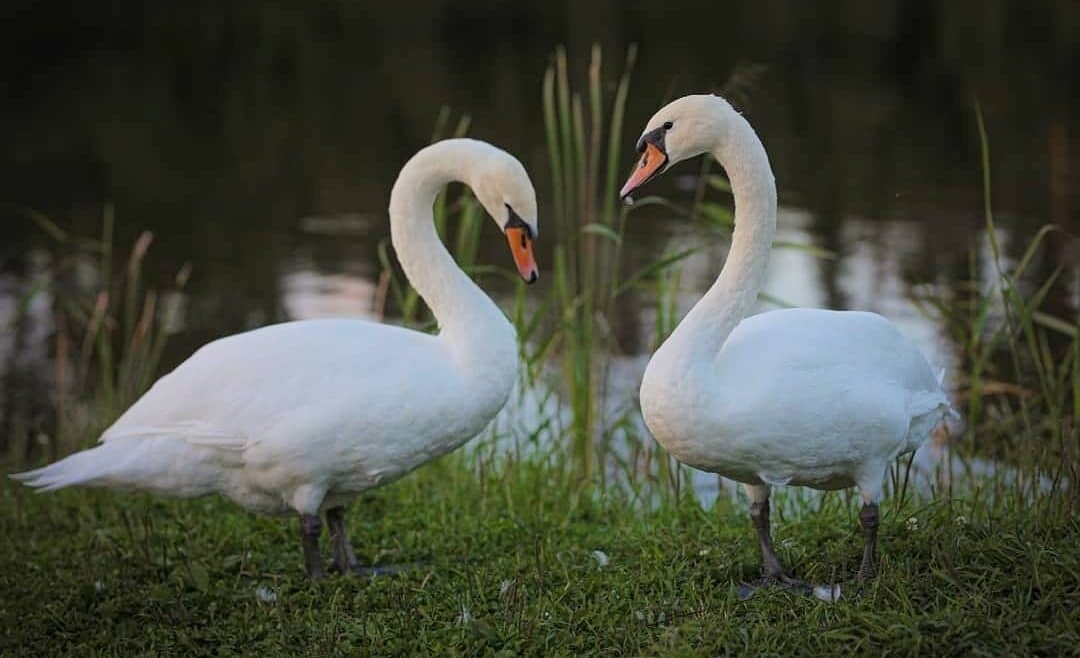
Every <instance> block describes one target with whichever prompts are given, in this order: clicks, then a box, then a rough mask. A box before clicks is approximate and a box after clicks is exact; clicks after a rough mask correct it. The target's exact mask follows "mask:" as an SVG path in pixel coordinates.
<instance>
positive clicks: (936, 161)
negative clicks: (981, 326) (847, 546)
mask: <svg viewBox="0 0 1080 658" xmlns="http://www.w3.org/2000/svg"><path fill="white" fill-rule="evenodd" d="M1078 6H1080V5H1078V3H1077V2H1075V0H1034V1H1031V2H1023V1H1016V2H1005V1H1000V0H998V1H995V0H987V1H975V0H956V1H953V2H929V1H924V0H911V1H904V2H874V3H868V2H864V1H862V0H844V1H836V2H823V3H809V2H803V1H802V0H753V1H742V2H724V3H721V2H673V1H669V0H664V1H657V0H652V1H648V2H622V1H615V0H607V1H600V2H570V1H564V2H558V1H551V0H549V1H546V2H501V1H497V0H486V1H477V0H455V1H453V2H450V1H431V2H338V1H329V2H327V1H323V2H307V3H300V2H297V3H254V2H236V3H219V2H198V1H196V2H136V1H134V0H114V1H112V2H54V3H43V2H29V1H25V0H9V1H8V2H6V3H4V4H3V8H0V49H2V50H0V72H2V77H0V85H2V87H0V88H2V90H3V92H2V93H3V102H2V103H0V130H2V134H3V148H2V149H0V204H2V205H0V222H2V233H0V236H2V239H0V270H2V271H3V272H4V273H6V274H8V275H10V276H13V277H16V278H18V277H20V276H24V275H25V274H26V272H27V269H28V268H29V267H30V265H28V263H27V258H28V254H30V253H32V251H33V249H34V248H36V247H37V246H40V245H42V244H44V243H46V242H47V241H48V237H47V236H45V235H44V234H43V233H42V232H41V231H40V230H39V229H38V228H37V227H36V226H35V225H34V224H33V223H31V222H29V221H26V219H25V218H24V216H23V215H21V214H20V213H19V212H18V211H17V209H18V208H20V207H25V206H28V207H33V208H36V209H37V210H40V211H41V212H43V213H45V214H47V215H48V216H49V217H51V218H52V219H53V220H54V221H56V222H57V224H59V225H60V226H62V227H64V228H67V229H70V230H72V231H74V232H75V233H77V234H79V235H84V236H89V237H93V236H97V235H99V233H100V230H101V229H100V226H101V214H102V207H103V204H104V203H105V202H107V201H108V202H111V203H112V204H114V206H115V212H116V218H117V243H118V244H120V245H129V244H130V243H131V241H132V240H133V239H134V237H135V236H136V235H137V234H138V232H139V231H141V230H143V229H150V230H152V231H153V232H154V234H155V243H154V246H153V247H152V256H151V257H150V258H149V259H148V261H147V265H148V267H149V268H150V271H149V276H150V278H151V280H152V281H154V280H156V281H159V282H165V281H168V280H169V278H170V277H172V276H173V275H174V273H175V272H176V271H177V270H178V269H179V268H180V266H181V265H182V264H183V263H184V262H188V261H190V262H191V263H192V264H193V266H194V269H193V272H194V274H193V278H192V280H191V283H190V285H189V288H188V292H189V295H190V297H189V299H188V302H187V313H186V314H185V322H184V330H183V331H182V332H181V335H180V336H178V337H177V341H178V342H176V345H177V347H175V348H174V349H176V350H177V353H178V354H181V355H182V354H185V353H189V352H190V350H191V349H192V348H193V347H194V346H195V345H197V344H199V343H201V342H204V341H205V340H207V339H209V338H211V337H213V336H216V335H221V334H224V333H229V332H232V331H236V330H239V329H242V328H245V327H248V326H251V325H254V324H260V323H263V322H266V321H270V320H272V319H282V318H285V317H295V316H303V315H306V313H304V312H303V311H297V310H295V308H291V307H290V306H289V303H288V302H287V300H285V297H286V296H287V294H286V293H287V290H286V288H288V287H289V286H303V285H307V284H305V283H304V282H303V281H304V280H303V279H302V278H301V279H291V280H287V279H286V278H284V275H285V274H287V273H293V274H296V273H297V272H300V273H303V274H305V276H307V275H310V277H315V281H314V283H312V284H311V285H312V286H314V289H315V290H316V292H317V293H318V292H319V290H322V292H325V289H326V288H327V287H328V286H329V287H330V288H333V287H334V286H335V285H339V284H340V283H341V281H340V280H336V279H328V278H326V277H334V276H338V275H342V274H344V275H348V276H351V277H354V278H355V279H357V280H360V281H367V280H372V279H373V278H374V277H375V276H376V274H377V270H378V263H377V260H376V257H375V254H376V245H377V243H378V240H379V239H381V238H382V237H383V236H385V234H386V232H387V227H386V218H385V206H386V203H387V198H388V192H389V187H390V185H391V183H392V182H393V179H394V177H395V175H396V173H397V170H398V168H399V166H400V165H401V164H402V163H403V162H404V160H405V159H406V158H407V157H408V156H409V155H410V154H411V153H412V152H414V151H415V150H416V149H417V148H419V147H421V146H422V145H424V144H425V143H427V141H428V140H429V139H430V135H431V130H432V125H433V123H434V121H435V117H436V115H437V114H438V111H439V108H440V107H441V106H442V105H444V104H445V105H448V106H450V107H451V108H453V110H454V111H455V112H458V113H468V114H470V115H471V116H472V119H473V123H472V125H473V129H472V131H471V134H472V135H473V136H475V137H479V138H482V139H486V140H489V141H492V142H494V143H496V144H498V145H500V146H503V147H504V148H506V149H508V150H510V151H511V152H513V153H514V154H516V155H517V156H518V157H519V158H521V159H522V161H523V162H524V163H525V164H526V166H527V167H528V168H529V170H530V172H531V174H532V176H533V178H534V181H535V182H536V184H537V186H538V189H539V190H540V194H541V221H543V211H544V204H545V199H544V196H545V191H546V189H547V188H548V176H547V171H548V170H547V165H546V162H545V154H544V141H543V131H542V117H541V105H540V84H541V79H542V76H543V72H544V70H545V67H546V66H547V64H548V62H549V61H550V57H551V52H552V50H553V48H554V47H555V46H556V45H558V44H565V45H566V46H567V48H568V50H569V53H570V58H571V62H572V63H573V64H574V66H575V67H576V69H577V70H578V72H579V73H581V72H582V70H583V68H584V66H585V64H586V62H587V56H588V51H589V48H590V47H591V45H592V44H593V43H599V44H601V45H602V46H603V52H604V57H605V64H606V66H607V72H608V77H609V80H610V81H612V82H613V81H614V80H615V78H616V76H617V73H618V69H619V68H620V67H621V64H622V59H623V56H624V53H625V50H626V47H627V46H628V45H629V44H631V43H636V44H638V45H639V46H640V52H639V58H638V65H637V67H636V69H635V72H634V80H633V85H632V95H631V101H630V112H629V116H628V118H627V126H628V134H627V143H628V147H629V144H631V143H632V141H633V138H634V136H635V135H636V131H637V130H638V129H639V127H640V126H641V125H642V124H643V122H644V121H645V120H646V119H647V118H648V117H649V116H650V115H651V113H652V112H653V111H654V110H655V109H656V108H657V107H658V106H659V105H660V104H661V103H663V102H664V101H666V100H668V99H670V98H673V97H675V96H678V95H682V94H684V93H690V92H697V91H706V90H710V89H714V88H717V87H719V86H720V85H721V84H722V83H723V82H724V81H725V80H727V78H728V76H729V75H730V74H731V73H732V71H734V70H736V68H737V67H739V66H740V65H741V64H747V63H754V64H762V65H764V66H765V67H766V68H765V70H764V73H763V74H762V75H761V76H760V77H759V78H758V80H757V81H756V83H754V84H753V85H752V86H751V87H750V88H749V90H748V92H747V94H746V98H745V100H744V103H743V107H744V108H745V110H746V112H747V114H748V116H749V117H750V118H751V120H752V122H753V123H754V125H755V126H756V128H757V130H758V131H759V133H760V134H761V135H762V137H763V139H764V141H765V143H766V146H767V148H768V149H769V152H770V155H771V157H772V161H773V164H774V167H775V169H776V173H777V179H778V182H779V185H780V194H781V204H782V205H786V206H789V207H796V208H800V209H804V210H805V211H806V212H808V213H809V216H810V217H811V226H810V227H809V230H810V234H811V236H812V238H813V239H814V240H815V241H816V242H818V243H820V244H822V245H823V246H826V247H828V248H830V249H834V250H836V251H838V252H839V253H841V255H843V253H844V252H845V249H846V248H847V246H846V243H845V239H844V237H843V236H844V230H845V226H847V224H848V223H849V222H850V221H851V219H852V218H859V219H860V220H866V221H871V222H877V221H880V222H888V221H901V222H908V223H912V225H917V226H920V227H922V232H921V233H920V236H921V237H920V241H919V245H918V247H917V248H916V249H914V251H913V255H912V257H911V258H910V259H909V261H908V262H906V263H904V264H903V267H902V268H901V269H902V270H903V271H901V272H898V273H892V274H891V275H895V276H902V277H905V278H908V279H911V278H914V279H918V278H919V277H920V276H930V273H933V272H936V271H940V270H941V269H942V268H946V269H947V268H953V269H960V270H962V269H964V268H965V267H966V265H965V257H966V256H965V255H966V253H967V252H968V251H969V250H970V248H971V244H972V236H973V235H974V233H975V232H976V231H977V230H978V229H979V227H980V226H981V225H982V219H981V212H982V210H981V208H982V206H981V204H982V198H981V189H980V180H981V178H980V176H981V174H980V171H979V155H978V139H977V133H976V130H975V120H974V112H973V100H974V99H976V98H977V99H978V100H979V101H980V103H981V105H982V108H983V111H984V113H985V116H986V122H987V129H988V131H989V135H990V144H991V149H992V171H993V175H994V181H995V183H994V193H995V197H994V203H995V207H996V209H997V210H998V212H999V215H1000V216H1001V220H1000V225H1001V226H1002V227H1003V230H1007V231H1013V232H1016V233H1017V235H1018V236H1019V237H1018V238H1017V239H1016V240H1014V241H1013V242H1014V243H1015V244H1017V245H1019V247H1016V248H1021V249H1022V246H1023V243H1024V240H1023V239H1021V237H1022V236H1024V235H1030V234H1032V233H1033V232H1034V230H1035V229H1036V228H1037V227H1038V226H1040V225H1041V224H1043V223H1045V222H1047V221H1056V222H1058V223H1060V224H1062V225H1063V226H1066V227H1068V226H1069V225H1070V224H1072V221H1071V217H1072V214H1073V213H1074V212H1075V209H1076V208H1077V207H1078V205H1077V192H1076V190H1077V184H1076V183H1077V180H1078V171H1080V167H1078V166H1077V164H1078V163H1077V154H1078V153H1080V149H1078V145H1077V140H1078V132H1080V131H1078V127H1077V124H1076V120H1075V119H1076V117H1077V110H1078V102H1077V101H1078V98H1077V96H1078V90H1077V80H1078V77H1080V76H1078V72H1077V70H1076V68H1077V67H1076V64H1077V62H1078V57H1080V9H1078ZM629 166H630V161H629V156H628V162H627V167H629ZM691 170H692V169H691ZM691 170H688V171H691ZM676 183H677V179H675V178H674V177H672V179H671V180H667V181H665V184H666V185H667V187H662V186H659V185H658V188H659V189H660V191H664V192H668V193H670V194H673V195H677V194H679V193H680V192H679V191H678V190H677V189H676V188H675V185H676ZM341 216H349V217H357V218H359V220H358V221H359V225H360V226H361V227H362V228H361V229H360V230H356V231H353V232H352V233H350V234H349V235H347V236H345V237H341V236H334V237H330V238H328V237H327V236H325V235H323V236H320V235H319V234H318V230H308V229H310V227H312V226H316V225H317V222H316V223H312V222H310V221H308V222H306V223H305V218H308V219H310V218H313V217H314V218H320V217H321V218H326V217H330V218H333V217H341ZM656 226H660V224H657V225H655V226H649V227H643V228H642V227H639V228H637V229H635V230H640V231H645V232H648V231H654V230H661V229H659V228H656ZM305 227H307V228H305ZM1072 228H1075V225H1072ZM643 251H644V250H643ZM500 253H501V252H500ZM653 255H655V254H653ZM645 256H646V254H642V255H641V257H642V258H644V257H645ZM500 257H501V256H500ZM850 275H851V274H850V273H849V274H848V276H850ZM842 276H845V274H844V270H843V268H842V267H839V266H837V267H833V269H832V273H831V274H828V277H832V278H833V279H835V278H837V277H842ZM958 276H959V273H958ZM319 277H323V278H319ZM290 281H292V282H291V283H290ZM334 281H338V283H337V284H335V283H334ZM339 287H340V286H339ZM826 287H827V288H828V289H829V291H828V294H827V295H826V298H825V299H826V301H827V302H828V303H829V304H830V305H838V306H844V305H851V304H855V303H856V301H855V300H851V299H850V298H847V297H845V295H844V294H843V291H842V289H841V286H839V285H838V284H837V282H836V281H831V282H826ZM335 289H336V288H335ZM348 290H354V289H353V288H349V289H348ZM367 292H368V291H367V289H366V288H363V287H362V286H361V287H360V288H359V289H356V294H358V295H364V294H367ZM8 294H14V293H11V292H10V290H9V292H8ZM319 294H322V293H319ZM324 297H325V295H324ZM368 301H369V300H367V299H364V300H361V301H360V302H358V305H359V306H358V307H362V306H363V305H365V304H367V303H368ZM361 302H362V303H361ZM335 308H336V307H335ZM342 308H345V309H346V310H348V309H349V308H350V307H348V306H347V304H346V305H345V306H344V307H342Z"/></svg>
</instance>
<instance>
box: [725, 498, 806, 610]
mask: <svg viewBox="0 0 1080 658" xmlns="http://www.w3.org/2000/svg"><path fill="white" fill-rule="evenodd" d="M743 487H744V488H745V489H746V493H747V495H749V496H750V519H751V520H753V522H754V530H755V531H757V538H758V545H759V546H760V547H761V559H762V562H763V563H764V570H765V575H764V577H763V578H761V579H759V580H757V581H755V582H754V583H751V584H744V585H743V586H742V587H741V588H740V594H739V595H740V597H741V598H743V599H746V598H748V597H749V596H750V595H751V594H753V591H754V590H755V589H758V588H760V587H768V586H770V585H779V586H781V587H787V588H790V589H793V590H796V591H799V592H803V593H810V592H811V591H812V588H811V587H810V586H809V585H808V584H806V583H804V582H803V581H801V580H799V579H798V578H794V577H792V576H791V575H789V574H788V572H787V570H786V569H784V564H783V563H782V562H780V558H779V557H777V555H776V551H775V550H773V543H772V534H771V533H770V531H769V485H767V484H746V485H743Z"/></svg>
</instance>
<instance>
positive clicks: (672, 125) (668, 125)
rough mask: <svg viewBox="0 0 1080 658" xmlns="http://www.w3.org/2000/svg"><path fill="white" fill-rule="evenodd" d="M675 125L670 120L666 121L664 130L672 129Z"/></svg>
mask: <svg viewBox="0 0 1080 658" xmlns="http://www.w3.org/2000/svg"><path fill="white" fill-rule="evenodd" d="M674 127H675V124H674V123H672V122H670V121H665V122H664V130H671V129H672V128H674Z"/></svg>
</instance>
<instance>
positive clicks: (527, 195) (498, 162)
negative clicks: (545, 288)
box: [468, 147, 540, 283]
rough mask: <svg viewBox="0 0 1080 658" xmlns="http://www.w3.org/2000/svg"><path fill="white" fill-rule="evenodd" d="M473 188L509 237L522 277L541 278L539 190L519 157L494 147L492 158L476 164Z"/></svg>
mask: <svg viewBox="0 0 1080 658" xmlns="http://www.w3.org/2000/svg"><path fill="white" fill-rule="evenodd" d="M474 165H475V166H474V169H473V171H472V172H471V174H470V175H469V176H468V178H469V181H468V183H469V187H471V188H472V191H473V194H475V195H476V199H477V200H478V201H479V202H480V205H481V206H483V207H484V210H486V211H487V213H488V215H489V216H490V217H491V218H492V219H493V220H495V224H497V225H498V227H499V230H501V231H502V232H503V234H505V235H506V241H507V244H509V246H510V253H511V255H513V257H514V265H515V266H516V267H517V271H518V274H520V275H521V278H522V279H524V280H525V282H526V283H535V282H536V281H537V279H539V278H540V268H539V267H537V265H536V258H535V257H534V256H533V241H534V240H536V236H537V222H536V218H537V212H536V190H534V189H533V185H532V181H530V180H529V175H528V174H527V173H526V172H525V167H524V166H522V164H521V162H519V161H518V159H517V158H515V157H514V156H512V155H510V154H509V153H507V152H506V151H503V150H502V149H498V148H494V147H492V152H491V153H490V155H489V157H486V158H482V159H481V161H480V162H475V163H474Z"/></svg>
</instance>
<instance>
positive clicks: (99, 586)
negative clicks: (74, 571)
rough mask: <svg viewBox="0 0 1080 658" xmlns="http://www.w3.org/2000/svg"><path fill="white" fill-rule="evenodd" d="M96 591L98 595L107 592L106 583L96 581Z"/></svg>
mask: <svg viewBox="0 0 1080 658" xmlns="http://www.w3.org/2000/svg"><path fill="white" fill-rule="evenodd" d="M94 591H95V592H97V593H98V594H101V593H102V592H104V591H105V583H103V582H101V581H100V580H95V581H94Z"/></svg>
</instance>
